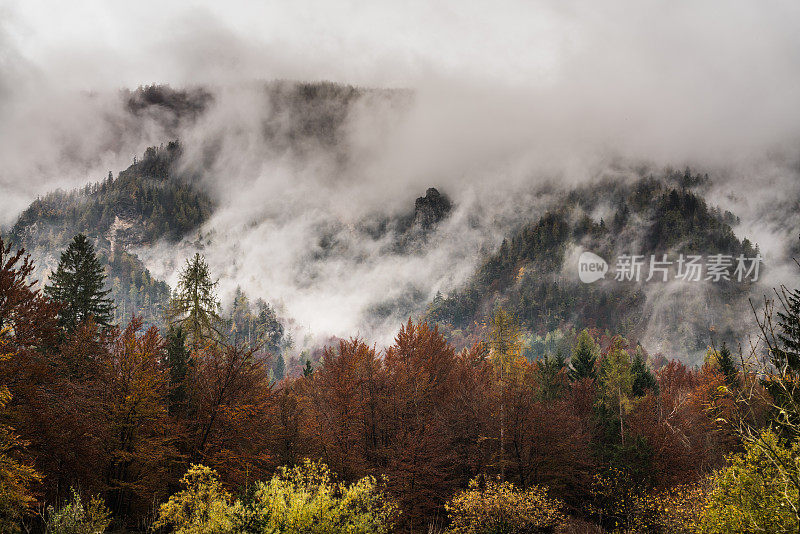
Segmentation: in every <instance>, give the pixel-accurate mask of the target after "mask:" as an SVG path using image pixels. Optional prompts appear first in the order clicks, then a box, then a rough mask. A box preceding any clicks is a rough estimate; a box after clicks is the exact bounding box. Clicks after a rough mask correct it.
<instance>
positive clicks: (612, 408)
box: [599, 336, 634, 445]
mask: <svg viewBox="0 0 800 534" xmlns="http://www.w3.org/2000/svg"><path fill="white" fill-rule="evenodd" d="M633 378H634V377H633V364H632V362H631V357H630V355H629V354H628V351H627V350H625V340H624V339H622V338H621V337H619V336H617V337H615V338H614V339H613V340H612V342H611V346H610V347H609V348H608V352H607V353H606V354H605V356H604V357H603V360H602V362H601V364H600V377H599V381H600V404H601V407H602V408H604V409H605V410H606V412H607V413H612V414H614V415H615V416H616V417H618V418H619V433H620V441H621V442H622V444H623V445H624V444H625V425H624V421H625V415H626V414H627V413H628V411H630V409H631V397H632V396H633Z"/></svg>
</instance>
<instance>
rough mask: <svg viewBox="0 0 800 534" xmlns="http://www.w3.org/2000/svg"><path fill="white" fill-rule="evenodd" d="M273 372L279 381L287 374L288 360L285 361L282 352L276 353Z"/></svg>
mask: <svg viewBox="0 0 800 534" xmlns="http://www.w3.org/2000/svg"><path fill="white" fill-rule="evenodd" d="M306 361H308V360H306ZM272 374H273V375H274V376H275V380H276V381H277V382H280V381H281V380H283V377H284V376H286V362H284V361H283V356H282V355H280V354H276V355H275V364H274V365H273V366H272Z"/></svg>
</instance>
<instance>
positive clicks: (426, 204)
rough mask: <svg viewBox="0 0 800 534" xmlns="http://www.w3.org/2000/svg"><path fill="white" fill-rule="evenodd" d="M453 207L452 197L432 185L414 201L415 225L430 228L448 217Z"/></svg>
mask: <svg viewBox="0 0 800 534" xmlns="http://www.w3.org/2000/svg"><path fill="white" fill-rule="evenodd" d="M452 208H453V205H452V204H451V203H450V199H448V198H447V197H446V196H445V195H442V194H441V193H439V191H438V190H437V189H436V188H435V187H431V188H429V189H428V190H427V191H426V192H425V196H424V197H419V198H418V199H417V200H416V202H415V203H414V226H416V227H419V228H422V229H428V228H430V227H432V226H434V225H435V224H436V223H438V222H439V221H441V220H442V219H444V218H445V217H447V216H448V215H449V214H450V210H451V209H452Z"/></svg>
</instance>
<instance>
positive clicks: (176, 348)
mask: <svg viewBox="0 0 800 534" xmlns="http://www.w3.org/2000/svg"><path fill="white" fill-rule="evenodd" d="M166 342H167V343H166V345H167V366H168V367H169V413H170V415H175V414H177V413H180V412H182V411H183V410H184V409H185V408H186V403H187V400H188V393H187V387H186V385H187V384H186V380H187V377H188V375H189V366H190V365H191V361H190V356H189V351H188V350H187V348H186V332H184V330H183V328H181V327H180V326H177V327H175V326H170V327H169V329H168V330H167V339H166Z"/></svg>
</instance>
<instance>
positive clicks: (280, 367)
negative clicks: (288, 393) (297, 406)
mask: <svg viewBox="0 0 800 534" xmlns="http://www.w3.org/2000/svg"><path fill="white" fill-rule="evenodd" d="M272 373H273V375H274V376H275V381H277V382H280V381H281V380H283V377H284V376H286V362H284V361H283V356H282V355H280V354H276V355H275V364H274V365H273V366H272Z"/></svg>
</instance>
